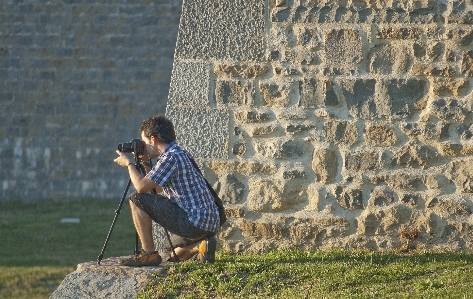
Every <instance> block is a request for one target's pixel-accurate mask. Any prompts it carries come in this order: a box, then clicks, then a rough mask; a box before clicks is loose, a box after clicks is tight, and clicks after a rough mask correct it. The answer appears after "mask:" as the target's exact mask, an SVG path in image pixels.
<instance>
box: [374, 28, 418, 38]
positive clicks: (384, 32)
mask: <svg viewBox="0 0 473 299" xmlns="http://www.w3.org/2000/svg"><path fill="white" fill-rule="evenodd" d="M421 36H422V30H421V29H420V28H415V27H413V28H406V27H404V28H395V27H385V28H381V29H380V30H378V32H376V38H379V39H402V40H405V39H414V40H419V39H420V38H421Z"/></svg>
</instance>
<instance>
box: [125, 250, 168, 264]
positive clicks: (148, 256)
mask: <svg viewBox="0 0 473 299" xmlns="http://www.w3.org/2000/svg"><path fill="white" fill-rule="evenodd" d="M119 262H120V265H122V266H130V267H142V266H157V265H159V264H160V263H161V256H160V255H159V252H157V251H154V252H152V253H147V252H146V251H145V250H143V249H142V250H141V252H140V253H139V254H138V255H137V256H132V257H127V258H120V260H119Z"/></svg>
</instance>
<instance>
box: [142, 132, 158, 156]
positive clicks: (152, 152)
mask: <svg viewBox="0 0 473 299" xmlns="http://www.w3.org/2000/svg"><path fill="white" fill-rule="evenodd" d="M141 140H143V141H144V142H145V146H146V151H147V152H148V154H149V157H150V158H156V157H159V154H160V152H159V150H158V145H157V144H156V143H155V142H154V141H155V139H154V138H153V137H150V138H148V137H146V136H145V134H144V133H143V132H141Z"/></svg>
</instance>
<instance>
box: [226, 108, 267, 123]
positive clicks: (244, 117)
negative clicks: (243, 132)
mask: <svg viewBox="0 0 473 299" xmlns="http://www.w3.org/2000/svg"><path fill="white" fill-rule="evenodd" d="M235 119H236V120H238V121H240V122H242V123H260V122H265V121H268V120H270V119H271V115H270V114H269V113H267V112H258V111H252V110H246V111H240V112H236V113H235Z"/></svg>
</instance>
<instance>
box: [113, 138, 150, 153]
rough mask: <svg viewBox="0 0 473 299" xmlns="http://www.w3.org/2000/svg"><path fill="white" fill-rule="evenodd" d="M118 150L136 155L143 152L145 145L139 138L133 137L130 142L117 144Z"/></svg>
mask: <svg viewBox="0 0 473 299" xmlns="http://www.w3.org/2000/svg"><path fill="white" fill-rule="evenodd" d="M118 150H119V151H121V152H124V153H134V154H135V155H136V156H140V155H143V154H144V152H145V145H144V142H143V141H141V139H138V138H135V139H132V140H131V141H130V142H124V143H120V144H118Z"/></svg>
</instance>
